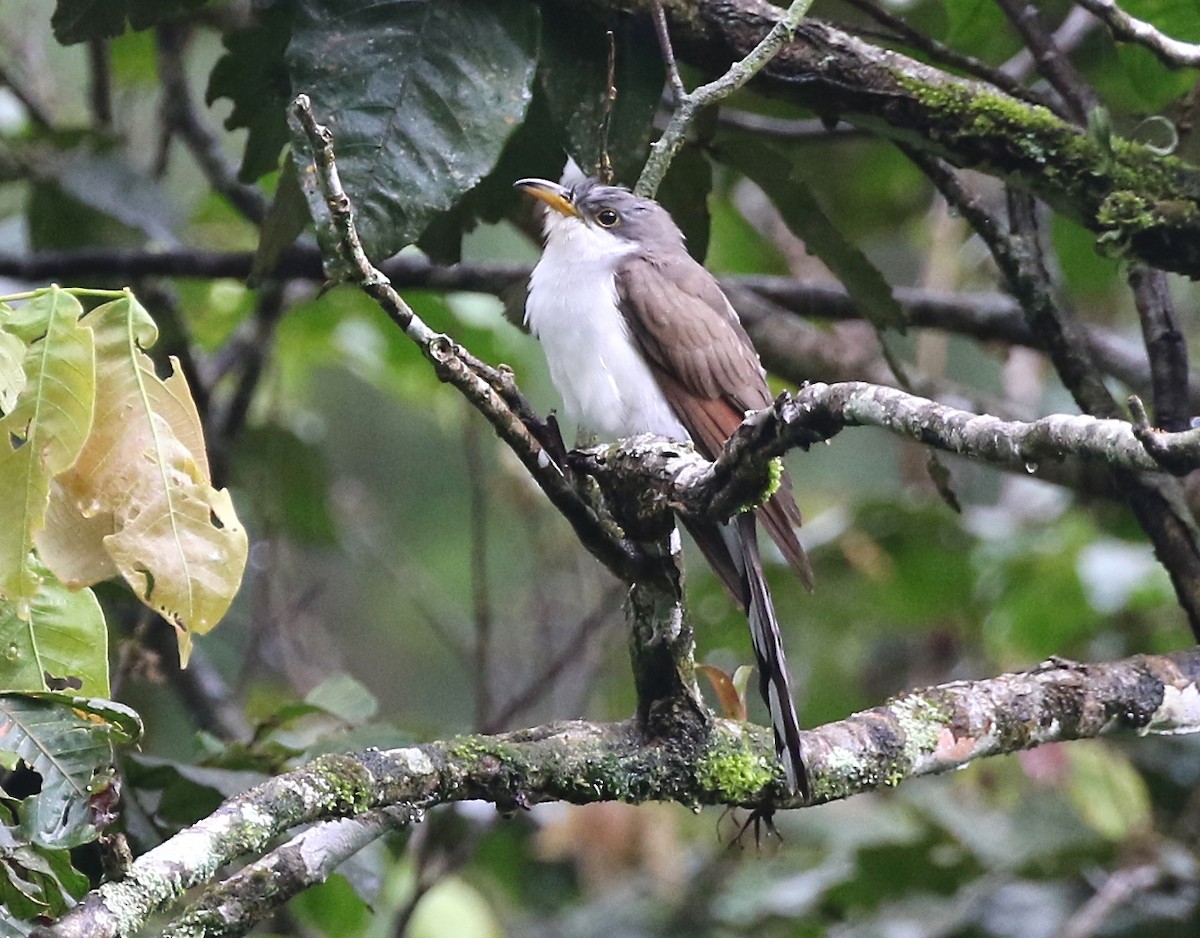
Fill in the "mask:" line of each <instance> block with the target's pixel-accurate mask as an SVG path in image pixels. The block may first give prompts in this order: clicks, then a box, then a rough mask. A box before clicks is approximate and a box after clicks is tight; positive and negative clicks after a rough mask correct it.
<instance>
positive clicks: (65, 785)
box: [0, 693, 141, 848]
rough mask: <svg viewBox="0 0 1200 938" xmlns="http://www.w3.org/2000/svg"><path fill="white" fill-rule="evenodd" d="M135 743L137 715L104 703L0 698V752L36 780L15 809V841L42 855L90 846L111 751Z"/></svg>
mask: <svg viewBox="0 0 1200 938" xmlns="http://www.w3.org/2000/svg"><path fill="white" fill-rule="evenodd" d="M140 735H141V720H140V719H139V718H138V716H137V714H136V713H134V712H133V711H132V710H130V709H129V708H128V707H124V706H122V705H121V704H118V703H116V702H114V701H111V700H101V699H89V698H83V697H69V696H67V695H64V694H14V693H0V747H3V749H4V750H6V751H8V752H13V753H15V754H16V755H17V756H19V757H20V758H21V759H23V760H24V761H25V763H26V764H27V765H28V766H29V767H30V769H32V770H33V771H34V772H36V773H37V774H38V775H39V776H40V777H41V789H40V790H39V791H38V792H37V793H36V794H33V795H30V796H29V797H28V798H24V799H22V800H21V802H20V806H19V810H20V814H21V831H22V834H23V835H24V836H26V837H27V838H28V839H29V841H30V842H32V843H34V844H37V845H39V846H42V847H48V848H67V847H77V846H79V845H80V844H84V843H88V842H89V841H91V840H95V839H96V836H97V834H98V833H99V831H98V828H97V826H96V821H97V820H98V818H97V817H96V816H95V815H94V814H93V805H94V803H95V801H96V800H97V799H101V800H104V799H107V798H108V797H109V796H110V792H109V788H110V786H111V769H112V762H113V743H114V742H119V743H129V742H133V741H134V740H136V739H137V738H138V737H139V736H140Z"/></svg>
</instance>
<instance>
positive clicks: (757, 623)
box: [688, 512, 809, 799]
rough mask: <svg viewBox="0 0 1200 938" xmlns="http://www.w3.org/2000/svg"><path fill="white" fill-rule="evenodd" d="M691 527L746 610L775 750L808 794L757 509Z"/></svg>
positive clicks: (791, 782) (792, 784) (793, 782)
mask: <svg viewBox="0 0 1200 938" xmlns="http://www.w3.org/2000/svg"><path fill="white" fill-rule="evenodd" d="M688 529H689V530H690V531H691V532H692V537H693V538H694V539H695V540H696V543H697V544H698V545H699V547H700V549H701V551H702V552H703V553H704V555H705V557H706V559H707V560H708V562H709V563H710V564H711V565H712V567H713V570H714V571H715V572H716V573H717V575H718V577H720V579H721V580H722V581H723V582H724V584H725V586H726V587H727V588H728V589H729V591H730V592H731V593H733V595H734V598H735V599H737V600H738V601H739V602H740V603H741V605H742V607H743V609H745V611H746V618H747V619H748V620H749V623H750V638H751V641H752V643H753V645H754V657H755V661H756V663H757V665H758V690H759V693H760V694H761V695H762V699H763V701H764V702H765V703H766V705H767V708H768V710H769V711H770V713H771V728H772V729H773V730H774V732H775V751H776V753H777V754H778V755H779V759H780V761H781V762H782V763H783V769H784V772H785V774H786V775H787V780H788V786H789V788H790V789H791V790H792V791H793V792H798V793H799V794H800V795H801V796H803V797H804V798H805V799H807V798H808V796H809V785H808V772H807V770H806V769H805V768H804V756H803V753H802V752H801V749H800V721H799V719H798V718H797V716H796V706H795V704H794V703H793V702H792V689H791V682H790V680H789V678H788V668H787V659H786V657H785V655H784V651H783V640H782V638H781V637H780V633H779V620H778V619H776V618H775V604H774V603H773V602H772V601H771V593H770V591H769V590H768V589H767V581H766V578H765V577H764V575H763V567H762V558H761V557H760V555H759V553H758V535H757V528H756V525H755V521H754V514H753V513H751V512H742V513H741V514H739V515H737V516H736V517H735V518H733V519H732V520H731V521H730V523H729V524H726V525H721V527H720V529H719V530H718V529H716V528H714V527H702V526H700V525H688Z"/></svg>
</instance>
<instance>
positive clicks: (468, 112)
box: [287, 0, 538, 260]
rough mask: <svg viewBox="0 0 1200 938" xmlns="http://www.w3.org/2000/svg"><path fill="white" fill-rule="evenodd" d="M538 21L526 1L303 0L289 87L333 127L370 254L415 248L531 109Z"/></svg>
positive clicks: (318, 209) (321, 210) (321, 209)
mask: <svg viewBox="0 0 1200 938" xmlns="http://www.w3.org/2000/svg"><path fill="white" fill-rule="evenodd" d="M537 23H538V20H537V11H536V8H535V7H534V6H533V5H532V4H529V3H526V2H524V0H382V2H369V0H354V2H346V0H300V3H299V10H298V13H297V18H296V24H295V29H294V32H293V36H292V42H291V44H290V45H289V46H288V50H287V62H288V67H289V70H290V73H291V76H292V86H293V88H294V89H295V91H297V92H304V93H306V94H307V95H309V97H310V98H311V99H312V103H313V108H314V110H315V112H316V115H317V119H318V120H319V121H320V122H321V123H323V124H326V125H327V126H328V127H329V129H330V130H331V131H332V132H333V136H334V146H335V149H336V152H337V157H338V168H339V170H340V173H341V179H342V183H343V184H344V185H345V187H346V191H347V193H348V194H349V196H350V198H351V199H352V200H353V202H354V207H355V211H356V218H357V222H358V232H359V235H360V237H361V239H362V242H363V246H364V248H365V249H366V251H367V254H368V255H369V256H371V257H372V258H375V259H378V260H382V259H384V258H386V257H388V256H390V255H392V254H394V253H395V252H396V251H398V250H399V249H400V248H402V247H404V246H405V245H407V244H410V243H412V242H413V241H414V240H415V239H416V238H417V236H418V235H419V234H420V233H421V231H422V230H423V229H424V228H425V226H426V225H427V224H428V223H429V222H430V220H432V219H433V217H434V216H435V215H437V214H438V213H439V212H444V211H445V210H446V209H448V208H450V206H451V205H453V203H454V202H455V201H456V200H457V199H458V198H459V197H460V196H461V195H462V194H463V193H465V192H466V191H467V190H469V189H470V188H472V187H473V186H474V185H475V184H476V183H477V182H479V180H480V179H482V178H483V177H484V176H485V175H486V174H487V173H488V171H489V170H490V169H491V168H492V166H493V165H494V164H495V162H496V159H497V157H498V156H499V155H500V151H501V149H502V148H503V146H504V143H505V141H506V140H507V139H508V138H509V136H510V135H511V134H512V132H513V130H515V129H516V127H517V125H518V124H519V123H520V122H521V119H522V118H523V117H524V115H525V111H526V109H527V107H528V106H529V101H530V98H531V94H532V91H531V85H532V81H533V75H534V65H535V62H536V52H537ZM293 142H294V143H295V145H296V147H295V150H296V154H295V155H296V159H297V160H299V161H300V171H301V174H302V175H303V174H304V173H306V172H307V171H308V160H307V153H308V145H307V141H306V139H305V138H304V136H303V134H302V133H299V131H298V130H296V131H294V132H293ZM309 207H310V209H311V210H312V212H313V216H314V217H315V218H317V219H319V220H320V219H323V218H324V217H325V216H326V213H327V210H326V208H325V206H324V202H323V200H322V199H320V198H312V197H310V202H309ZM317 230H318V234H319V235H320V236H325V234H326V228H325V226H324V225H322V224H320V223H318V225H317Z"/></svg>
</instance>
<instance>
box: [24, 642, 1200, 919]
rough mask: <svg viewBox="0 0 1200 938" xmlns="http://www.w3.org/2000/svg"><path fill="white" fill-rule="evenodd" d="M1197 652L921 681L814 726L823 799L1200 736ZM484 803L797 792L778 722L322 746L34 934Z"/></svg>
mask: <svg viewBox="0 0 1200 938" xmlns="http://www.w3.org/2000/svg"><path fill="white" fill-rule="evenodd" d="M1198 678H1200V649H1197V648H1191V649H1187V650H1186V651H1180V652H1175V653H1173V654H1169V655H1139V656H1137V657H1134V658H1129V659H1126V660H1124V661H1118V662H1114V663H1111V664H1076V663H1074V662H1069V661H1062V660H1058V659H1055V660H1051V661H1047V662H1045V663H1043V664H1042V665H1039V666H1038V667H1036V668H1034V669H1032V670H1030V671H1026V672H1019V673H1014V674H1005V675H1001V676H1000V677H996V678H992V679H989V680H981V681H956V682H954V683H951V684H944V685H941V686H939V687H934V688H930V689H927V690H920V691H913V692H910V693H907V694H904V695H902V696H899V697H896V698H894V699H892V700H891V701H889V702H888V703H886V704H884V705H882V706H879V707H876V708H874V709H872V710H866V711H863V712H861V713H857V714H855V715H853V716H851V717H849V718H847V719H845V720H841V721H838V722H836V723H829V724H826V725H825V726H821V727H818V728H816V729H813V730H809V731H807V732H805V733H804V734H803V744H804V753H805V762H806V765H807V766H808V769H809V774H810V778H811V780H812V792H813V795H812V803H820V802H827V801H834V800H837V799H841V798H847V797H850V796H852V795H856V794H859V793H862V792H865V791H872V790H877V789H881V788H885V787H889V786H894V785H897V784H899V783H900V782H901V781H904V780H906V779H910V778H915V777H918V776H922V775H930V774H934V773H938V772H944V771H947V770H949V769H954V768H958V767H959V766H962V765H965V764H967V763H968V762H971V761H972V760H974V759H979V758H983V757H986V756H992V755H997V754H999V753H1004V752H1014V751H1017V750H1020V749H1027V748H1030V747H1033V746H1037V745H1040V744H1043V743H1049V742H1057V741H1061V740H1070V739H1081V738H1088V737H1095V736H1098V735H1100V734H1102V733H1107V732H1112V731H1118V730H1134V731H1136V732H1138V733H1180V732H1195V731H1200V691H1198V690H1197V679H1198ZM467 799H482V800H486V801H490V802H492V803H494V804H496V805H497V806H498V807H499V808H501V809H502V810H509V809H511V808H512V807H514V806H517V805H524V804H531V803H536V802H539V801H548V800H562V801H569V802H573V803H577V804H584V803H590V802H596V801H611V800H622V801H627V802H643V801H651V800H660V801H677V802H680V803H682V804H686V805H692V806H696V805H740V806H744V807H750V808H761V809H765V810H771V809H774V808H784V807H798V806H799V804H798V802H797V801H796V800H794V799H791V798H789V796H788V794H787V791H786V786H785V783H784V779H783V771H782V768H781V767H780V766H779V763H778V761H777V760H776V759H775V756H774V748H773V742H772V739H771V734H770V731H769V730H767V729H766V728H764V727H759V726H754V725H752V724H748V723H740V722H736V721H732V720H722V719H714V720H712V721H711V724H710V725H709V726H708V727H707V728H706V729H704V730H703V731H701V732H697V733H694V734H689V735H680V736H676V735H672V736H671V737H669V738H654V737H647V736H645V735H643V734H642V732H641V731H640V729H639V726H638V724H636V723H635V722H632V721H631V722H625V723H612V724H597V723H585V722H571V723H556V724H551V725H548V726H543V727H538V728H535V729H530V730H523V731H521V732H517V733H509V734H505V735H502V736H465V737H459V738H457V739H452V740H448V741H445V742H437V743H428V744H426V745H421V746H410V747H407V748H404V749H393V750H389V751H383V752H380V751H371V750H369V751H366V752H362V753H357V754H354V755H344V756H325V757H322V758H321V759H318V760H317V761H316V762H314V763H311V764H310V765H307V766H305V767H303V768H300V769H297V770H295V771H293V772H290V773H288V774H286V775H282V776H279V777H276V778H273V779H270V780H269V781H267V782H264V783H263V784H261V785H259V786H257V787H255V788H253V789H250V790H249V791H246V792H244V793H242V794H241V795H238V796H236V797H234V798H231V799H230V800H228V801H227V802H225V803H224V804H223V805H222V806H221V807H220V808H218V809H217V810H216V811H215V812H214V813H213V814H211V815H210V816H209V817H207V818H205V819H204V820H202V821H199V822H198V823H196V824H194V825H193V826H192V827H190V828H188V829H187V830H185V831H183V832H181V833H179V834H178V835H176V836H175V837H173V838H171V839H170V840H168V841H166V842H165V843H163V844H162V845H160V846H158V847H156V848H155V849H153V850H151V851H149V852H148V853H146V854H144V855H143V856H141V857H139V858H138V859H137V860H135V861H134V862H133V865H132V866H131V868H130V869H129V871H128V874H127V875H126V877H125V878H124V879H123V880H121V881H120V882H113V883H106V884H105V885H103V886H101V887H100V888H99V889H97V890H95V891H93V892H92V893H91V894H89V896H88V897H87V898H86V899H85V900H84V901H83V902H82V903H81V904H80V905H79V906H78V907H77V908H76V909H74V910H72V911H71V912H70V913H68V914H67V915H66V916H65V917H64V918H63V919H62V920H61V921H60V922H58V924H56V925H54V926H51V927H49V928H43V929H39V930H37V931H35V936H36V938H118V936H122V938H123V936H129V935H132V934H133V933H134V932H135V931H136V930H137V929H138V928H139V927H140V926H141V925H142V924H143V923H145V922H146V920H147V919H148V918H149V916H150V915H151V914H153V913H154V912H156V911H158V910H161V909H164V908H166V907H168V906H171V905H173V904H175V903H177V902H179V901H180V900H181V899H182V898H183V896H184V895H185V893H186V892H187V891H188V890H190V889H193V888H194V887H196V886H199V885H203V884H206V883H210V882H212V881H213V880H214V879H215V878H216V877H217V875H218V871H219V870H220V869H221V868H222V867H223V866H224V865H225V864H227V863H229V862H231V861H233V860H236V859H238V858H239V857H244V856H261V855H263V854H264V852H266V851H267V850H268V849H269V848H270V844H271V843H272V842H273V840H274V838H275V837H277V836H279V835H280V834H282V833H283V832H285V831H286V830H288V829H289V828H291V827H295V826H296V825H299V824H304V823H310V822H313V821H321V820H326V819H330V818H335V817H361V816H364V815H367V814H368V813H369V812H372V811H375V810H377V809H379V808H383V807H387V806H393V805H396V806H402V807H403V808H404V809H405V810H410V811H411V810H418V809H423V808H428V807H430V806H432V805H435V804H441V803H446V802H451V801H461V800H467Z"/></svg>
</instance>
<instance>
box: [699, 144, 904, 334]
mask: <svg viewBox="0 0 1200 938" xmlns="http://www.w3.org/2000/svg"><path fill="white" fill-rule="evenodd" d="M715 149H716V150H717V152H718V153H719V154H720V155H721V157H722V158H723V159H727V160H728V161H729V162H731V163H732V164H734V165H735V166H737V168H738V169H739V170H741V171H742V172H743V173H745V174H746V176H747V177H748V178H749V179H751V180H752V181H753V182H754V183H755V184H757V185H758V187H759V188H760V189H762V190H763V192H765V193H766V194H767V197H768V198H769V199H770V200H771V202H772V203H773V204H774V205H775V208H776V209H778V210H779V213H780V215H781V216H782V217H783V220H784V222H785V223H786V224H787V226H788V228H789V229H790V230H791V231H792V232H793V233H794V234H795V235H796V236H797V237H799V238H800V239H801V240H803V241H804V245H805V247H806V248H807V249H808V250H809V252H810V253H812V254H815V255H816V256H817V257H819V258H820V259H821V260H822V261H824V262H825V265H826V266H827V267H828V268H829V269H830V270H831V271H832V272H833V275H834V276H835V277H837V278H838V279H839V280H840V281H841V282H842V284H843V285H844V286H845V288H846V290H847V291H848V292H849V294H850V296H851V297H852V298H853V299H854V301H855V303H856V304H857V305H858V307H859V310H860V311H861V312H862V315H863V316H864V318H866V319H868V320H869V321H870V322H872V323H873V324H874V325H875V326H876V327H878V328H880V329H884V328H888V327H891V328H894V329H899V330H901V331H903V330H904V325H905V316H904V310H903V309H901V307H900V304H899V303H898V302H897V301H896V299H895V297H893V296H892V288H891V286H889V284H888V282H887V281H886V280H885V279H884V277H883V275H882V274H881V273H880V272H879V269H878V268H877V267H875V265H874V264H872V263H871V262H870V260H868V259H867V256H866V255H865V254H863V252H862V251H860V250H859V249H858V248H857V247H856V246H855V245H854V244H852V243H851V242H850V241H849V240H847V239H846V236H845V235H843V234H842V232H841V231H840V230H839V229H838V227H837V225H835V224H834V222H833V220H832V219H830V218H829V216H828V215H826V214H825V211H824V209H823V208H822V207H821V205H820V203H819V202H818V201H817V197H816V195H815V194H814V193H813V191H812V190H811V189H810V188H809V187H808V186H807V185H806V184H805V183H804V182H803V180H802V179H801V178H800V177H799V176H798V175H797V173H796V172H795V165H794V160H796V159H802V158H803V156H802V155H801V156H797V155H795V154H793V153H790V152H787V151H784V150H782V149H780V148H779V147H778V146H777V145H775V144H772V143H770V142H769V141H764V140H762V139H761V138H758V137H754V136H752V135H749V134H746V133H743V132H741V131H736V130H730V129H727V128H723V129H722V130H720V131H719V132H718V134H717V139H716V142H715Z"/></svg>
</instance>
